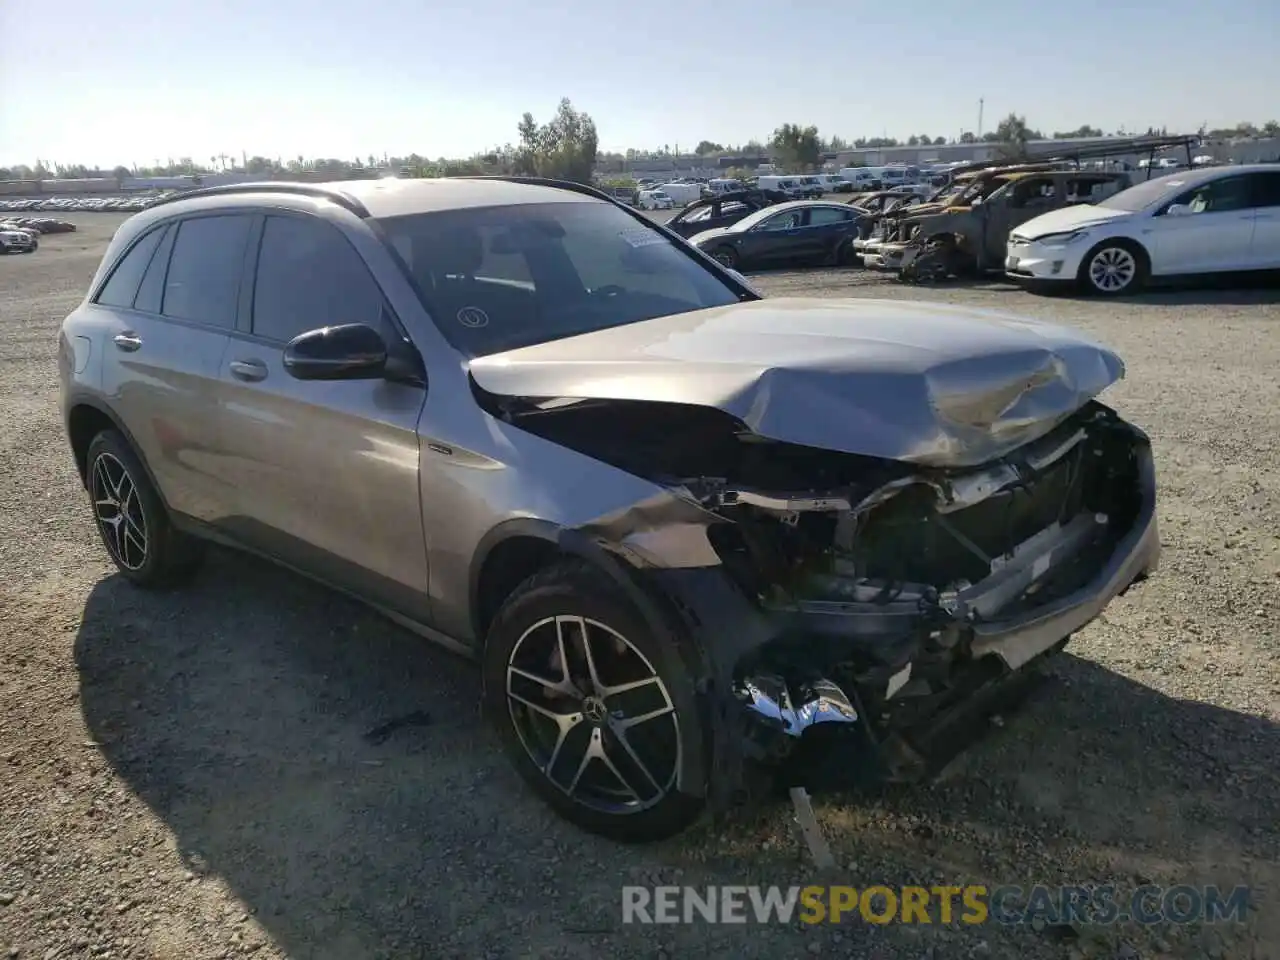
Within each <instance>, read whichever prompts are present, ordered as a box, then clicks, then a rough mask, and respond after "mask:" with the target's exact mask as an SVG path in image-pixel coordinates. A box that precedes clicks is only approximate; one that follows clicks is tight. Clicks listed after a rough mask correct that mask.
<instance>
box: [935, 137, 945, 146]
mask: <svg viewBox="0 0 1280 960" xmlns="http://www.w3.org/2000/svg"><path fill="white" fill-rule="evenodd" d="M946 142H947V138H946V137H934V138H933V145H934V146H935V147H941V146H943V145H944V144H945V143H946Z"/></svg>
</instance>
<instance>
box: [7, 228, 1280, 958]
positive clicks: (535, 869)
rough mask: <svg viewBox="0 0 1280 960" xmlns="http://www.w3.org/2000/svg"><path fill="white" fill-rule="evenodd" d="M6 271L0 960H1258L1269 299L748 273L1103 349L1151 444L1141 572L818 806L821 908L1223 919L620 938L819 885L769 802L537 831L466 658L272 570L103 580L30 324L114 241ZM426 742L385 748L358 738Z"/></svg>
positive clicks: (71, 243)
mask: <svg viewBox="0 0 1280 960" xmlns="http://www.w3.org/2000/svg"><path fill="white" fill-rule="evenodd" d="M79 222H80V224H81V230H80V232H79V233H76V234H71V235H66V236H55V237H48V238H46V239H45V241H44V243H43V244H42V246H41V249H40V250H39V252H38V253H36V254H35V255H33V256H17V257H6V258H0V375H2V380H0V394H2V395H3V402H4V404H5V409H7V410H8V411H9V413H8V415H7V416H6V417H5V418H4V421H3V423H2V424H0V443H2V444H3V448H4V456H5V462H6V465H7V469H6V482H5V483H4V485H3V488H2V490H3V492H2V493H0V498H3V500H2V502H3V508H4V509H3V510H0V567H2V574H3V577H2V579H0V583H2V584H3V587H0V603H2V604H3V617H2V618H0V664H3V666H2V667H0V956H3V955H4V951H7V955H8V956H9V957H21V958H28V957H34V958H43V960H53V958H57V957H80V956H98V957H117V958H119V957H157V958H170V957H179V956H181V957H183V958H188V960H203V958H214V957H236V956H241V955H248V954H253V955H254V956H256V957H260V958H274V957H291V958H310V957H315V958H333V960H363V958H375V957H387V958H392V957H394V958H401V957H406V958H411V957H513V958H514V957H582V958H602V957H618V958H632V957H636V958H639V957H649V958H653V957H661V956H666V957H682V956H691V957H694V956H696V957H707V956H726V957H730V956H732V957H741V958H748V957H762V958H764V957H767V958H771V960H779V958H789V957H810V956H819V957H821V956H832V957H864V958H871V957H909V958H922V957H933V958H938V960H941V958H951V957H978V956H986V957H1010V958H1054V957H1063V958H1066V957H1072V958H1075V957H1108V958H1110V957H1128V958H1134V957H1153V956H1162V955H1163V956H1172V957H1223V958H1267V957H1280V925H1278V924H1277V921H1276V916H1275V913H1274V908H1275V903H1276V891H1277V887H1278V886H1280V867H1277V864H1278V863H1280V774H1278V770H1280V768H1278V766H1277V761H1278V759H1280V735H1278V727H1277V723H1280V657H1278V654H1280V631H1278V630H1277V626H1276V623H1277V618H1278V617H1280V536H1278V535H1277V531H1278V530H1280V527H1278V526H1277V519H1278V517H1277V514H1280V473H1278V470H1277V445H1278V444H1280V381H1278V379H1277V374H1276V370H1277V369H1280V294H1277V292H1276V291H1274V290H1269V289H1252V290H1245V291H1228V290H1212V291H1195V290H1184V291H1181V292H1173V293H1162V294H1153V295H1150V296H1147V297H1144V298H1141V299H1140V300H1136V301H1131V302H1124V303H1117V304H1102V303H1098V302H1094V301H1086V300H1076V299H1066V298H1061V299H1060V298H1053V299H1043V298H1034V297H1030V296H1028V295H1025V294H1023V293H1021V292H1019V291H1017V290H1014V289H1012V288H1009V287H1006V286H1004V285H1001V284H987V285H982V286H978V287H972V286H971V287H963V288H962V287H947V288H932V289H923V290H921V289H910V288H904V287H901V286H899V285H897V284H894V283H890V282H886V281H884V280H883V279H881V278H878V277H874V276H870V275H868V274H865V273H863V272H861V271H856V270H849V271H842V272H835V271H815V272H806V273H786V274H772V275H768V276H765V277H763V278H760V279H759V283H760V285H761V286H762V287H763V288H764V289H765V290H766V291H767V292H769V293H773V294H782V293H789V294H805V295H813V296H823V297H832V296H853V297H868V296H870V297H892V298H907V297H923V298H927V299H938V300H947V301H951V302H957V303H963V304H970V305H973V306H981V307H991V308H996V309H1001V310H1008V311H1013V312H1020V313H1025V314H1027V315H1031V316H1036V317H1042V318H1046V319H1053V320H1058V321H1065V322H1069V323H1072V324H1076V325H1078V326H1080V327H1082V328H1084V329H1086V330H1087V331H1089V332H1090V333H1092V334H1094V335H1096V336H1098V337H1100V338H1101V339H1103V340H1105V341H1107V342H1108V343H1110V344H1111V345H1113V346H1115V347H1116V348H1118V349H1119V350H1120V352H1121V353H1122V354H1123V355H1124V356H1125V358H1126V360H1127V361H1128V364H1129V378H1128V380H1126V381H1125V382H1124V383H1123V384H1121V385H1120V386H1118V387H1117V388H1115V389H1114V391H1113V392H1112V393H1111V394H1110V395H1109V398H1110V400H1111V401H1112V402H1113V403H1114V404H1116V405H1117V406H1118V407H1119V409H1120V410H1121V411H1122V412H1123V413H1124V414H1125V415H1127V416H1128V417H1130V418H1131V419H1133V420H1135V421H1136V422H1138V423H1139V424H1140V425H1142V426H1143V427H1144V428H1145V429H1147V430H1148V431H1149V432H1150V433H1151V435H1152V437H1153V439H1154V442H1155V446H1156V451H1157V457H1158V460H1159V469H1160V474H1161V482H1162V484H1163V486H1162V490H1161V501H1162V502H1161V508H1162V511H1163V514H1162V529H1163V536H1164V541H1165V554H1164V560H1163V566H1162V568H1161V570H1160V571H1159V573H1158V574H1157V575H1156V576H1155V577H1154V578H1153V579H1151V580H1150V581H1149V582H1147V583H1145V584H1143V585H1141V586H1139V587H1137V588H1135V589H1134V590H1132V591H1131V592H1130V593H1129V594H1128V595H1127V596H1125V597H1124V598H1121V599H1119V600H1117V601H1116V602H1115V603H1114V604H1113V605H1112V606H1111V607H1110V608H1109V610H1108V611H1107V613H1106V614H1105V616H1104V617H1103V618H1102V619H1101V620H1099V621H1098V622H1096V623H1095V624H1093V625H1091V626H1090V627H1089V628H1087V629H1086V630H1085V631H1084V632H1083V633H1081V634H1080V635H1079V636H1078V637H1077V638H1076V639H1075V641H1073V643H1072V644H1071V646H1070V647H1069V648H1068V650H1069V652H1068V653H1065V654H1063V655H1062V656H1061V657H1060V658H1059V660H1058V662H1057V663H1056V665H1055V667H1054V668H1053V670H1052V673H1051V676H1050V682H1049V683H1048V684H1047V685H1046V686H1045V687H1044V688H1043V689H1042V690H1040V691H1039V692H1038V694H1037V696H1036V698H1035V699H1034V700H1033V702H1032V703H1030V704H1029V705H1028V706H1027V707H1026V708H1025V709H1024V710H1022V711H1021V712H1019V713H1018V714H1017V715H1016V716H1014V717H1011V718H1009V719H1008V721H1007V722H1006V723H1005V724H1004V725H1003V726H1002V727H1001V728H1000V729H998V730H995V731H993V733H992V735H991V736H990V737H988V738H987V739H985V740H984V741H983V742H981V743H980V744H978V745H977V746H976V747H974V748H973V749H972V750H971V751H969V752H968V753H967V754H965V755H964V757H963V758H962V760H961V762H960V763H958V764H957V765H956V767H955V768H954V769H953V770H952V771H951V772H950V773H949V775H948V776H946V777H944V778H943V779H942V781H941V782H939V783H937V784H934V785H932V786H929V787H925V788H916V789H912V790H896V791H885V792H877V793H874V794H865V795H858V796H850V795H842V796H832V797H820V798H818V799H817V801H816V807H817V810H818V814H819V817H820V820H821V822H822V824H823V827H824V829H825V830H826V831H827V834H828V837H829V839H830V841H831V844H832V846H833V848H834V849H835V852H836V855H837V858H838V861H839V863H840V868H839V870H838V871H837V873H836V875H835V877H834V878H830V879H833V880H834V882H844V883H851V884H854V885H857V886H866V885H869V884H872V883H888V884H890V885H895V884H900V883H909V882H912V881H918V882H925V883H963V882H983V883H987V884H989V885H993V886H994V885H999V884H1005V883H1010V884H1013V883H1017V884H1023V885H1030V884H1032V883H1036V882H1043V883H1068V884H1069V883H1090V882H1104V881H1113V882H1116V883H1118V884H1120V885H1121V886H1122V887H1125V888H1128V887H1132V886H1135V885H1137V884H1139V883H1144V882H1153V883H1157V884H1164V885H1170V884H1174V883H1193V884H1194V883H1218V884H1221V885H1227V886H1229V885H1232V884H1235V883H1247V884H1251V885H1252V886H1253V887H1254V888H1255V900H1256V902H1257V907H1256V909H1255V910H1253V911H1252V912H1251V913H1250V916H1249V920H1248V923H1246V924H1244V925H1243V926H1234V925H1233V926H1219V927H1217V928H1207V927H1206V928H1204V929H1200V928H1197V927H1182V928H1177V927H1169V926H1163V925H1162V926H1157V927H1153V928H1137V927H1131V926H1123V927H1108V928H1096V927H1088V928H1074V927H1071V928H1064V927H1057V926H1048V927H1044V928H1041V929H1036V928H1032V927H1025V928H1000V927H996V926H994V925H986V926H983V927H981V928H974V927H963V928H962V927H960V926H958V925H943V924H934V925H931V926H928V927H901V926H890V927H875V926H869V925H867V924H864V923H861V922H853V923H847V924H844V925H842V926H840V927H839V928H835V927H830V926H824V927H817V928H805V929H800V928H799V926H798V925H796V926H791V927H781V926H774V927H764V928H760V927H756V926H754V925H752V926H749V927H725V926H720V927H716V926H709V925H689V926H684V925H680V926H669V927H636V926H624V925H622V924H621V921H620V909H619V904H620V893H619V890H620V887H621V886H623V885H624V884H635V883H643V884H653V883H661V882H667V883H689V884H698V885H703V884H738V883H779V884H791V883H798V882H805V881H808V880H812V879H814V878H815V874H814V872H813V871H812V870H811V869H810V868H809V866H808V865H807V859H806V857H805V855H804V854H803V850H802V847H801V845H800V843H799V841H798V839H797V836H796V831H795V830H794V828H793V826H792V824H791V817H790V811H789V809H788V808H786V807H784V806H781V805H779V806H774V807H767V808H765V809H762V810H759V811H757V812H753V813H750V814H744V815H742V816H740V817H737V818H735V819H732V820H730V821H729V822H727V823H725V824H722V825H720V826H717V827H706V828H700V829H699V830H697V831H695V832H694V833H692V834H689V835H687V836H685V837H683V838H680V839H678V840H676V841H672V842H669V843H666V844H663V845H659V846H655V847H650V848H644V849H633V848H619V847H617V846H613V845H611V844H608V843H606V842H603V841H599V840H596V839H594V838H591V837H587V836H584V835H582V834H580V833H578V832H577V831H575V830H574V829H572V828H570V827H568V826H566V825H564V824H563V823H561V822H559V821H557V820H556V819H554V818H553V817H551V816H550V815H549V814H548V813H547V812H546V811H545V810H544V809H543V808H542V806H541V805H540V804H538V803H537V802H536V801H535V800H534V799H533V798H532V797H531V796H530V794H529V793H528V792H527V791H526V790H524V789H523V788H522V787H521V785H520V784H519V783H518V782H517V780H516V778H515V776H514V774H513V773H512V772H510V771H509V770H508V768H507V765H506V763H505V762H504V761H503V759H502V757H501V756H500V754H499V752H498V747H497V744H496V741H495V739H494V738H493V737H492V736H491V735H490V734H489V732H488V731H487V730H486V729H485V728H484V727H483V726H482V724H481V723H480V720H479V718H478V714H477V697H476V693H477V683H476V676H475V674H474V672H473V668H472V667H471V666H470V665H469V664H467V663H465V662H462V661H460V660H457V659H456V658H454V657H452V656H450V655H449V654H446V653H444V652H441V651H439V650H437V649H435V648H434V647H431V646H428V645H425V644H424V643H423V642H422V641H420V640H418V639H416V638H415V637H412V636H410V635H408V634H407V633H405V632H404V631H402V630H400V629H398V628H397V627H395V626H392V625H391V624H389V623H387V622H385V621H384V620H382V619H380V618H379V617H377V616H376V615H373V614H371V613H369V612H367V611H365V610H364V609H362V608H360V607H359V606H357V605H355V604H353V603H351V602H348V601H346V600H344V599H340V598H338V597H336V596H333V595H331V594H329V593H327V592H326V591H324V590H322V589H320V588H317V587H315V586H313V585H311V584H309V583H307V582H304V581H302V580H300V579H298V578H296V577H294V576H291V575H289V574H286V573H283V572H280V571H278V570H275V569H273V568H271V567H269V566H267V565H264V564H261V563H258V562H256V561H251V560H247V559H244V558H240V557H232V556H227V555H216V556H215V557H214V558H213V562H211V563H210V565H209V567H208V569H207V570H206V571H205V572H204V574H203V575H202V576H201V577H200V578H199V579H198V581H197V583H196V584H195V585H194V587H193V588H192V589H190V590H189V591H186V592H183V593H181V594H176V595H171V596H152V595H144V594H141V593H137V592H135V591H133V590H131V589H130V588H128V587H127V586H125V585H124V584H123V583H122V582H121V581H120V580H119V579H118V578H117V577H114V576H112V574H111V571H110V569H109V567H108V565H107V562H106V560H105V556H104V554H103V552H102V551H101V549H100V548H99V546H98V544H97V541H96V538H95V536H94V533H93V530H92V528H91V526H90V523H89V519H88V518H89V511H88V508H87V504H86V502H85V497H84V494H83V491H81V490H80V489H79V488H78V486H77V483H76V479H75V477H74V475H73V468H72V464H71V458H70V456H69V454H68V451H67V449H66V445H65V442H64V440H63V437H62V433H61V430H60V427H59V424H58V418H57V412H56V382H55V367H54V334H55V330H56V329H57V324H58V322H59V321H60V320H61V318H62V316H63V315H64V314H66V313H67V312H68V311H69V310H70V309H71V308H72V307H73V306H74V304H75V303H76V301H77V300H78V298H79V297H80V296H81V295H82V292H83V290H84V287H85V285H86V284H87V282H88V279H89V277H90V275H91V273H92V271H93V269H94V267H95V265H96V263H97V261H98V258H99V257H100V255H101V252H102V249H103V245H104V243H105V241H106V239H107V237H108V236H109V234H110V232H111V230H112V229H114V226H115V224H116V223H118V222H119V218H118V217H115V216H112V215H97V216H94V215H84V216H80V217H79ZM415 711H426V712H427V713H428V714H429V715H430V723H428V724H425V725H410V726H403V727H401V728H399V729H396V730H395V731H394V732H392V733H390V734H389V735H388V736H386V737H385V739H381V740H379V738H377V737H372V738H371V737H369V736H368V733H369V731H371V730H372V729H374V728H376V727H377V726H378V725H379V724H381V723H384V722H385V721H387V720H388V719H391V718H396V717H403V716H406V715H411V714H413V713H414V712H415Z"/></svg>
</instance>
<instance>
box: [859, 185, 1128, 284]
mask: <svg viewBox="0 0 1280 960" xmlns="http://www.w3.org/2000/svg"><path fill="white" fill-rule="evenodd" d="M1128 185H1129V175H1128V174H1126V173H1121V172H1119V171H1101V170H1097V171H1092V170H1090V171H1081V170H1034V169H1031V170H1028V169H1010V170H1001V171H998V172H994V173H989V174H988V175H987V176H985V177H979V178H977V179H976V180H975V182H974V184H973V185H972V186H971V187H970V188H969V189H967V190H964V191H962V192H961V193H959V194H958V195H953V199H952V200H951V202H949V203H948V204H947V205H946V206H945V207H943V208H941V209H938V208H937V207H936V206H934V205H928V206H920V207H917V208H915V209H914V210H911V211H910V212H908V213H905V214H903V215H901V216H899V217H897V218H895V219H893V220H892V221H886V224H887V229H886V231H885V233H884V235H883V237H881V238H879V240H878V242H877V243H876V244H874V248H873V249H869V250H864V251H863V262H864V264H865V265H866V266H868V267H872V268H878V269H882V270H896V271H899V272H900V273H901V274H902V275H903V277H904V279H911V280H926V281H928V280H942V279H945V278H947V277H951V276H958V275H963V274H975V273H977V274H980V273H986V272H989V271H991V270H997V269H1003V267H1004V260H1005V249H1006V246H1007V245H1008V240H1009V233H1010V231H1012V230H1013V228H1014V227H1016V226H1018V225H1019V224H1022V223H1025V222H1026V221H1028V220H1031V219H1033V218H1034V217H1038V216H1041V215H1042V214H1044V213H1048V212H1050V211H1052V210H1058V209H1061V208H1062V207H1066V206H1071V205H1074V204H1080V203H1095V202H1097V201H1098V200H1101V199H1104V198H1106V197H1108V196H1110V195H1112V194H1114V193H1118V192H1119V191H1120V190H1123V189H1124V188H1125V187H1127V186H1128Z"/></svg>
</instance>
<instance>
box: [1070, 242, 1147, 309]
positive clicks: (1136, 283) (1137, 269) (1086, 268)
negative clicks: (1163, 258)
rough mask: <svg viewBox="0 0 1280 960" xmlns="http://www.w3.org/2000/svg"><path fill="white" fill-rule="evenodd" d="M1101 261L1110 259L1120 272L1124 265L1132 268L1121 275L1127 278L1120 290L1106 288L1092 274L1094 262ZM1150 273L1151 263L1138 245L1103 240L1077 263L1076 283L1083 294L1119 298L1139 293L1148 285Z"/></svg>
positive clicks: (1112, 287) (1103, 283) (1110, 287)
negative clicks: (1078, 264) (1078, 267)
mask: <svg viewBox="0 0 1280 960" xmlns="http://www.w3.org/2000/svg"><path fill="white" fill-rule="evenodd" d="M1101 258H1110V259H1111V260H1112V261H1113V262H1114V265H1115V266H1116V267H1117V268H1118V269H1122V270H1123V267H1124V265H1126V264H1131V267H1130V268H1129V269H1127V270H1124V271H1123V272H1124V275H1126V276H1128V280H1127V281H1126V282H1124V283H1123V284H1122V285H1120V286H1108V285H1106V283H1105V282H1104V281H1102V280H1101V278H1099V277H1097V274H1096V272H1095V270H1094V262H1095V261H1097V260H1100V259H1101ZM1150 271H1151V260H1150V258H1149V257H1148V256H1147V251H1145V250H1144V249H1142V246H1141V245H1140V244H1137V243H1135V242H1134V241H1132V240H1126V239H1124V238H1118V239H1115V240H1103V241H1102V242H1101V243H1099V244H1097V245H1096V246H1094V247H1093V249H1091V250H1090V251H1089V252H1088V253H1086V254H1085V255H1084V258H1083V259H1082V260H1081V261H1080V269H1079V271H1078V272H1077V273H1076V283H1077V285H1078V286H1079V287H1080V289H1081V290H1083V291H1084V292H1085V293H1090V294H1094V295H1095V296H1100V297H1120V296H1125V295H1126V294H1133V293H1137V292H1139V291H1140V290H1142V289H1143V287H1145V286H1146V284H1147V277H1148V276H1149V275H1150ZM1112 276H1115V274H1112Z"/></svg>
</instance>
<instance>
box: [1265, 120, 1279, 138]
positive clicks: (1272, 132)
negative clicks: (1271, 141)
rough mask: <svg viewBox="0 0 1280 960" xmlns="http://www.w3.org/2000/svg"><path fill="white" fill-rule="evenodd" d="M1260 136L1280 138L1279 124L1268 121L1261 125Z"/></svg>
mask: <svg viewBox="0 0 1280 960" xmlns="http://www.w3.org/2000/svg"><path fill="white" fill-rule="evenodd" d="M1262 135H1263V136H1264V137H1280V123H1276V122H1275V121H1274V120H1268V121H1267V122H1266V123H1264V124H1263V125H1262Z"/></svg>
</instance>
